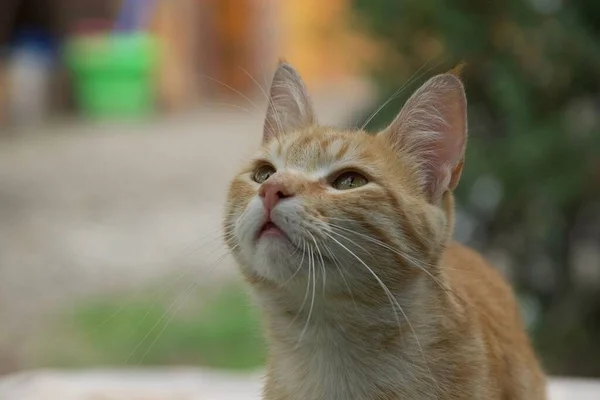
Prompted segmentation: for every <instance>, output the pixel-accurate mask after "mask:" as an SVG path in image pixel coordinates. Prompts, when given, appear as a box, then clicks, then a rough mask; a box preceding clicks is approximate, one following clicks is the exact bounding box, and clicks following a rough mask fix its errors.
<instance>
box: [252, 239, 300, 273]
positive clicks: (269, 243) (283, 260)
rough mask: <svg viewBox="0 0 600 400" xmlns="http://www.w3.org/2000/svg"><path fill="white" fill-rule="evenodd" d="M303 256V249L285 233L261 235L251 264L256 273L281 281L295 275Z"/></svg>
mask: <svg viewBox="0 0 600 400" xmlns="http://www.w3.org/2000/svg"><path fill="white" fill-rule="evenodd" d="M301 256H302V251H299V250H298V249H297V248H296V245H294V244H293V243H292V242H291V241H290V240H289V239H288V238H287V237H285V236H284V235H280V234H269V235H261V237H260V238H259V240H258V241H257V243H256V248H255V251H254V254H253V256H252V262H251V263H250V265H251V266H252V269H253V272H254V273H256V274H258V275H260V276H262V277H263V278H265V279H268V280H270V281H273V282H279V283H281V282H285V281H287V280H289V279H290V278H292V277H293V275H294V273H295V272H296V271H297V270H298V266H299V265H300V262H301V261H302V260H301V258H300V257H301Z"/></svg>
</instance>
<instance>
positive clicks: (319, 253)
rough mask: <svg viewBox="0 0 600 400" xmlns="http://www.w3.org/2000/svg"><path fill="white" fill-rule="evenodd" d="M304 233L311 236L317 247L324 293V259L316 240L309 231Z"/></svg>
mask: <svg viewBox="0 0 600 400" xmlns="http://www.w3.org/2000/svg"><path fill="white" fill-rule="evenodd" d="M306 233H308V234H309V235H310V237H311V238H312V241H313V242H314V244H315V248H316V249H317V254H318V255H319V258H320V259H321V271H323V293H325V285H326V276H327V275H326V274H327V272H326V271H325V261H324V260H323V254H322V253H321V250H320V249H319V245H318V244H317V240H316V239H315V237H314V236H313V234H312V233H310V232H309V231H306Z"/></svg>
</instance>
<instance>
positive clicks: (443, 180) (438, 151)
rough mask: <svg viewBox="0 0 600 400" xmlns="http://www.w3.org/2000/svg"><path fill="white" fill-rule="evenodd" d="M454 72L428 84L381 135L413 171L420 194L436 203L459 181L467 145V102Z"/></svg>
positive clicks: (439, 76) (407, 103)
mask: <svg viewBox="0 0 600 400" xmlns="http://www.w3.org/2000/svg"><path fill="white" fill-rule="evenodd" d="M457 72H458V71H454V70H453V71H451V72H449V73H446V74H441V75H437V76H435V77H433V78H431V79H430V80H428V81H427V82H426V83H425V84H424V85H423V86H421V88H420V89H418V90H417V91H416V92H415V93H414V94H413V95H412V96H411V97H410V98H409V99H408V101H407V102H406V104H405V105H404V108H402V111H400V114H398V116H397V117H396V119H395V120H394V121H393V122H392V123H391V125H390V126H388V128H387V129H386V130H385V131H384V132H383V133H382V134H383V135H385V137H387V139H388V140H389V142H390V144H391V145H392V147H393V148H394V149H395V150H396V151H397V152H398V153H400V154H402V155H403V157H408V158H409V160H410V163H411V164H412V165H413V166H414V167H415V168H416V172H417V176H418V179H419V183H420V185H421V187H422V189H423V192H424V193H425V194H426V196H427V197H428V198H429V200H430V201H431V202H432V203H437V202H438V201H439V200H440V199H441V197H442V195H443V194H444V192H446V191H449V190H453V189H454V188H455V187H456V185H457V184H458V180H459V179H460V175H461V171H462V166H463V160H464V155H465V145H466V141H467V100H466V97H465V91H464V88H463V84H462V82H461V80H460V78H459V77H458V76H457Z"/></svg>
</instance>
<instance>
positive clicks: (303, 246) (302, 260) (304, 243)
mask: <svg viewBox="0 0 600 400" xmlns="http://www.w3.org/2000/svg"><path fill="white" fill-rule="evenodd" d="M305 247H306V241H305V240H304V239H302V258H301V259H300V264H299V265H298V268H296V271H294V273H293V274H292V276H290V277H289V279H288V280H286V281H285V282H284V283H283V285H282V286H285V285H287V284H288V283H289V282H290V281H291V280H292V279H294V277H295V276H296V275H297V274H298V272H300V269H302V263H303V262H304V255H305Z"/></svg>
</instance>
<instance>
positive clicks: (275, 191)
mask: <svg viewBox="0 0 600 400" xmlns="http://www.w3.org/2000/svg"><path fill="white" fill-rule="evenodd" d="M258 195H259V196H260V197H262V199H263V205H264V206H265V212H266V213H267V215H271V210H272V209H273V208H274V207H275V205H277V203H279V201H280V200H281V199H285V198H286V197H291V196H293V195H294V193H293V192H292V190H291V189H290V188H289V186H288V185H286V184H285V183H284V182H282V181H281V180H275V179H274V180H267V181H266V182H265V183H263V184H262V185H261V186H260V188H259V189H258Z"/></svg>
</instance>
